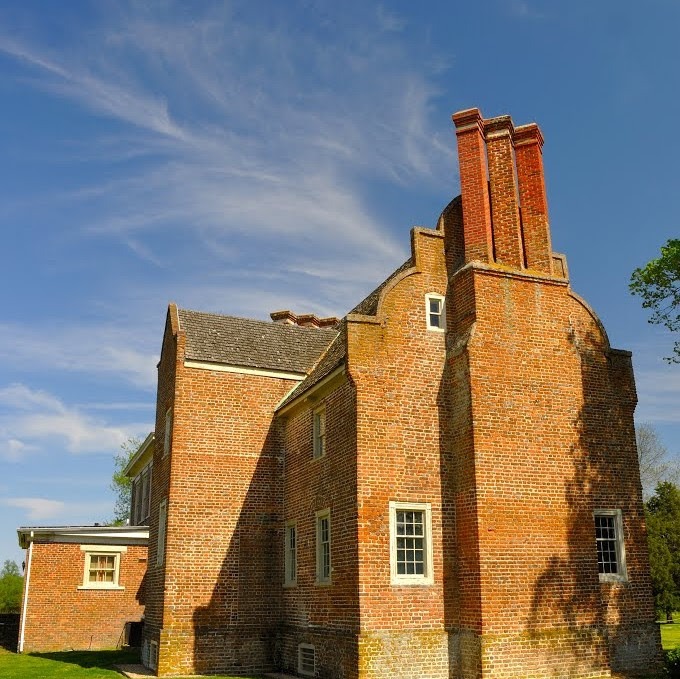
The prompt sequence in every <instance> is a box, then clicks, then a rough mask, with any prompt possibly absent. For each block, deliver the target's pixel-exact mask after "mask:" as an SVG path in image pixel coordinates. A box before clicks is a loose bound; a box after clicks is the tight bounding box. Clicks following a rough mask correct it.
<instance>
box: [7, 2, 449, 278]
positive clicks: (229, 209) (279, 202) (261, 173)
mask: <svg viewBox="0 0 680 679" xmlns="http://www.w3.org/2000/svg"><path fill="white" fill-rule="evenodd" d="M170 6H172V3H170ZM273 11H275V10H273ZM307 11H315V10H314V8H308V10H307ZM363 11H364V12H365V16H362V18H361V19H362V20H360V21H358V20H354V21H352V22H351V25H348V24H345V23H344V22H343V18H342V15H341V14H340V13H338V15H337V16H335V15H334V16H333V18H332V20H331V18H330V17H327V19H328V20H329V22H330V23H329V25H331V24H332V25H333V29H334V30H333V35H332V36H331V35H329V36H324V35H323V34H321V35H314V36H313V35H312V34H311V33H307V32H305V31H300V30H289V28H290V27H286V21H288V17H287V15H286V13H285V12H282V13H281V14H280V16H279V15H278V14H277V15H276V16H273V17H266V16H260V15H259V14H257V13H248V12H236V11H232V9H231V8H230V7H228V6H224V5H218V6H211V7H206V8H204V10H203V11H202V12H198V11H196V12H194V13H193V16H192V21H191V22H186V21H185V20H184V18H183V16H182V13H181V12H178V13H173V12H171V11H168V12H165V11H158V12H153V13H152V12H149V11H147V10H146V9H145V8H144V7H143V6H141V5H132V6H131V9H126V10H124V11H123V10H120V9H118V10H111V11H110V13H109V14H108V15H107V16H106V21H102V25H101V26H100V27H99V29H98V30H92V31H90V32H89V33H88V35H87V36H85V37H82V36H79V40H78V41H74V42H73V44H72V45H71V48H70V51H68V50H62V51H60V52H58V53H56V52H50V51H48V49H47V48H45V47H43V46H39V45H40V43H36V42H35V41H34V40H33V39H32V38H31V36H30V35H29V36H24V37H16V35H13V36H12V37H8V35H4V36H2V35H0V50H2V51H4V52H5V54H7V55H11V56H13V57H14V58H15V59H17V60H19V61H20V62H21V63H24V64H26V65H27V66H28V67H29V68H30V69H31V71H32V73H33V75H34V81H35V82H37V84H38V86H39V87H42V88H43V89H45V90H47V91H49V92H50V93H52V94H54V95H56V96H60V97H63V98H66V99H68V100H71V101H74V102H76V103H77V104H79V105H81V106H85V107H87V108H88V109H90V110H94V111H97V112H99V113H101V114H103V115H106V116H108V117H111V118H113V119H115V120H117V121H120V122H122V123H125V124H127V125H129V126H130V134H129V135H128V136H127V137H125V136H121V138H120V139H118V143H117V144H116V154H117V156H118V157H119V158H125V157H129V158H144V162H143V163H140V164H136V165H134V166H132V165H130V164H127V165H126V166H125V172H124V173H123V176H121V177H120V178H118V179H115V178H114V179H112V180H107V182H106V183H103V184H96V183H95V184H93V185H91V186H88V187H79V188H78V189H77V191H75V192H74V191H71V192H69V193H70V199H71V200H77V201H79V203H80V204H81V205H83V206H85V207H86V208H89V213H88V214H89V215H90V216H89V218H88V219H87V221H83V222H81V227H82V228H83V229H86V230H87V231H88V232H90V233H96V234H98V237H100V238H101V237H106V238H117V239H120V240H121V241H122V242H124V243H125V244H126V245H127V246H128V247H129V248H130V249H131V251H133V252H134V253H135V254H136V255H137V256H138V257H140V258H141V259H143V260H144V261H147V262H149V263H152V264H154V265H156V266H163V265H164V264H167V263H168V259H167V258H168V257H169V256H170V255H168V253H167V252H165V251H164V250H163V248H162V247H161V248H157V249H154V248H152V247H150V246H149V244H148V243H147V242H145V239H144V234H148V233H153V232H157V231H161V230H162V232H163V234H168V233H175V234H181V236H180V237H181V238H183V239H187V240H188V242H190V243H193V247H192V248H187V249H185V250H184V254H185V256H186V258H187V260H186V261H184V262H183V264H184V265H185V266H187V267H189V268H192V267H193V268H194V270H196V269H199V262H200V261H201V258H205V257H206V256H208V257H210V258H211V259H213V260H216V261H223V262H224V263H227V264H228V263H230V262H232V261H233V260H235V259H246V260H247V259H254V258H256V257H257V256H258V255H259V253H260V252H261V251H262V249H263V248H267V249H270V250H274V251H276V252H278V253H280V255H281V260H286V259H289V258H298V259H302V258H307V259H309V258H310V257H311V256H316V255H317V254H318V253H324V252H333V253H336V255H337V254H339V255H340V256H335V257H332V258H331V257H329V258H328V259H329V261H328V263H327V264H328V265H327V268H326V270H327V275H328V277H329V278H335V279H336V280H339V279H342V278H343V276H344V270H343V261H346V258H347V256H351V257H352V258H353V260H354V263H355V265H359V264H362V265H363V268H364V270H365V271H370V270H374V267H375V266H376V265H377V266H378V267H381V266H383V267H384V266H387V265H388V263H394V262H396V261H397V260H399V259H400V258H401V257H402V245H401V243H400V242H397V241H395V240H394V239H393V237H392V236H391V235H390V233H389V229H388V228H387V225H386V224H384V223H382V222H381V220H380V219H379V218H378V217H377V216H376V215H377V210H374V209H372V207H371V200H372V198H371V193H372V192H371V191H366V190H363V188H362V187H363V186H364V185H365V184H366V183H367V182H371V181H387V182H390V183H393V184H394V183H396V184H401V185H407V184H409V183H412V182H424V183H426V184H429V185H439V184H440V183H441V182H443V181H444V179H443V178H444V177H448V175H449V174H450V173H451V170H452V168H453V162H452V156H453V151H454V149H453V144H452V143H451V142H452V139H451V138H448V139H447V141H446V143H444V142H443V140H442V139H441V138H440V135H439V134H437V133H436V132H435V129H434V128H433V126H432V124H431V121H430V118H429V114H430V108H431V105H432V102H433V100H434V99H435V98H436V97H437V87H436V86H435V85H434V84H433V82H434V77H435V73H434V72H428V71H427V70H426V69H425V68H424V67H423V68H422V69H421V70H420V71H418V70H416V69H414V68H413V66H412V63H413V59H412V58H411V57H410V55H409V54H408V53H407V52H406V51H405V48H404V47H403V41H402V42H400V41H398V40H396V39H395V38H394V37H393V36H392V34H393V33H395V32H397V31H399V30H400V29H401V28H402V27H403V22H402V21H401V20H400V19H399V17H398V16H397V15H395V14H394V13H393V12H391V11H388V10H387V9H386V8H385V7H384V6H380V7H378V9H377V11H376V10H375V9H374V8H367V9H365V10H363ZM242 15H247V18H240V17H242ZM318 18H319V20H320V21H323V18H324V17H321V16H320V17H318ZM348 45H352V46H353V47H352V48H351V49H348ZM133 64H134V68H133ZM434 70H435V69H433V71H434ZM170 74H171V75H170ZM150 82H153V83H154V84H153V88H152V87H151V86H150V84H149V83H150ZM331 82H332V83H334V85H333V87H332V88H331V87H329V83H331ZM376 112H379V114H376ZM88 142H89V143H88V148H89V149H92V147H93V146H94V147H96V145H97V143H98V140H96V139H93V140H88ZM101 143H102V144H103V145H104V146H105V147H106V148H107V149H110V139H102V140H101ZM89 152H90V153H91V152H92V151H91V150H90V151H89ZM121 196H124V197H125V199H124V200H120V197H121ZM343 256H344V257H343Z"/></svg>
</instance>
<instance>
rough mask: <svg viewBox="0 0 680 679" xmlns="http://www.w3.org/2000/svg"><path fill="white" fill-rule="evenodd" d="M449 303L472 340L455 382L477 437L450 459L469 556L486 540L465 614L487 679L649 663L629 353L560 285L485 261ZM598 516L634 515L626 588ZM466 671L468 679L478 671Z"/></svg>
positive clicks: (456, 360)
mask: <svg viewBox="0 0 680 679" xmlns="http://www.w3.org/2000/svg"><path fill="white" fill-rule="evenodd" d="M451 293H452V294H451V297H450V303H449V309H450V320H451V322H452V326H453V329H454V332H455V334H456V335H457V336H465V334H466V333H469V340H468V342H467V344H466V345H465V346H464V347H461V349H460V351H458V352H454V353H453V354H452V356H451V358H450V373H451V374H452V375H461V374H467V375H468V379H469V383H470V387H469V390H461V391H460V392H458V391H454V399H455V400H456V401H458V403H457V404H456V408H455V409H456V411H457V412H459V413H467V416H468V417H469V418H470V420H469V421H468V422H465V421H464V415H463V416H461V418H460V420H459V425H462V428H463V430H464V431H466V432H467V434H466V435H467V437H469V439H468V440H467V441H466V440H465V439H463V440H458V441H454V442H453V446H452V450H451V452H452V454H453V455H458V456H460V458H461V460H463V462H462V463H459V464H463V466H464V468H466V469H467V478H468V483H467V484H466V485H465V486H463V487H460V486H459V487H458V488H455V491H454V494H453V497H454V502H455V505H456V507H457V508H460V510H461V512H460V513H459V515H458V516H457V529H458V536H457V540H458V545H457V547H458V549H460V550H467V549H469V547H470V546H471V545H469V544H468V543H469V541H470V539H471V538H469V537H468V536H467V534H468V533H470V534H473V535H474V533H477V536H478V538H477V540H478V554H479V556H478V559H479V565H478V569H479V573H478V576H477V577H478V578H479V588H478V590H477V591H475V592H474V595H475V596H471V597H470V599H469V600H467V601H466V603H465V605H464V606H463V615H464V617H466V618H467V619H468V621H469V628H468V630H467V631H468V633H472V634H473V635H481V639H482V640H483V649H484V650H483V651H481V652H480V658H479V660H478V661H477V662H478V663H481V668H482V671H483V676H493V677H506V676H507V677H515V676H517V673H518V672H521V674H522V676H523V677H543V676H546V674H549V673H551V672H555V671H556V670H559V671H561V672H564V673H565V674H569V676H591V675H592V676H609V667H610V666H614V667H615V668H619V667H620V668H624V667H625V668H626V669H629V668H630V669H642V668H644V667H645V666H649V665H650V664H651V663H653V661H654V660H655V657H656V655H657V652H658V637H657V636H656V630H655V629H654V623H653V620H654V611H653V607H652V600H651V592H650V586H649V578H648V573H647V567H648V566H647V555H646V537H645V531H644V517H643V512H642V502H641V490H640V481H639V472H638V467H637V457H636V450H635V444H634V429H633V419H632V416H633V409H634V406H635V390H634V384H633V380H632V370H631V368H630V363H629V359H628V357H627V356H626V355H624V354H622V353H620V352H619V353H617V352H611V351H610V350H609V346H608V342H607V339H606V336H605V335H604V333H603V331H602V329H601V326H600V325H599V322H598V321H597V320H596V319H595V318H594V316H593V315H592V314H591V312H590V311H589V310H588V309H587V308H586V307H585V306H584V305H583V304H582V303H581V301H580V300H578V299H577V298H575V297H574V296H573V295H572V294H571V293H570V291H569V288H568V287H567V286H566V284H562V283H559V282H557V281H555V280H547V279H543V280H541V279H539V278H532V277H528V276H521V275H520V274H519V272H518V273H516V274H509V273H508V272H507V271H504V270H501V269H499V268H497V269H495V270H494V269H493V268H492V267H487V268H481V267H474V266H472V267H469V268H468V269H466V270H462V271H460V272H459V273H457V274H456V276H455V277H454V279H453V281H452V285H451ZM471 309H472V311H473V313H472V314H471V313H470V310H471ZM597 508H602V509H621V510H622V513H623V523H624V534H625V548H626V555H627V564H628V581H627V582H625V583H615V584H603V585H601V584H600V582H599V578H598V572H597V559H596V550H595V539H594V524H593V511H594V510H595V509H597ZM475 598H476V599H477V600H476V601H475ZM607 639H609V644H608V643H607ZM633 639H635V641H633ZM469 662H470V664H471V665H473V666H475V669H474V671H472V670H470V672H469V673H467V674H466V676H470V677H473V676H478V672H479V666H478V665H477V663H475V662H474V659H470V660H469Z"/></svg>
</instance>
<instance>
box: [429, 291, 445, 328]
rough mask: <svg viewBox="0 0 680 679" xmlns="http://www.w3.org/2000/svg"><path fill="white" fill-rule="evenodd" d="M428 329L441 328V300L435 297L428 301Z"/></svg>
mask: <svg viewBox="0 0 680 679" xmlns="http://www.w3.org/2000/svg"><path fill="white" fill-rule="evenodd" d="M428 306H429V314H430V327H432V328H442V327H443V323H442V300H441V299H439V298H437V297H430V299H429V305H428Z"/></svg>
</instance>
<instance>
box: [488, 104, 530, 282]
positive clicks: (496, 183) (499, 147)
mask: <svg viewBox="0 0 680 679" xmlns="http://www.w3.org/2000/svg"><path fill="white" fill-rule="evenodd" d="M512 133H513V126H512V120H511V118H510V116H499V117H498V118H490V119H489V120H485V121H484V136H485V137H486V150H487V156H488V159H489V160H488V163H489V188H490V193H491V223H492V225H493V226H492V228H493V242H494V248H495V255H496V262H498V263H499V264H507V265H508V266H512V267H514V268H516V269H521V268H523V267H524V251H523V247H522V231H521V228H520V222H519V199H518V196H517V179H516V175H515V157H514V149H513V144H512Z"/></svg>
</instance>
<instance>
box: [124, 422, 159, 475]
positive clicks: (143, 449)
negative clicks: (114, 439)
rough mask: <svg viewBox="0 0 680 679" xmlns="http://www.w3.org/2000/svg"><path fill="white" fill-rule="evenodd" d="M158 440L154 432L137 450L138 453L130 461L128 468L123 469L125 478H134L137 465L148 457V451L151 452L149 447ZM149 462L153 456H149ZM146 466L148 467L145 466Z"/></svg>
mask: <svg viewBox="0 0 680 679" xmlns="http://www.w3.org/2000/svg"><path fill="white" fill-rule="evenodd" d="M155 440H156V434H155V433H154V432H150V433H149V435H148V436H147V437H146V438H145V439H144V441H143V443H142V445H141V446H139V448H137V452H136V453H135V454H134V455H133V456H132V458H131V459H130V461H129V462H128V463H127V466H126V467H125V469H123V474H124V475H125V476H134V474H132V470H133V469H134V468H135V467H136V465H137V463H138V462H139V461H140V460H141V459H142V458H143V457H145V456H146V453H147V451H148V450H149V447H150V446H151V444H152V443H153V442H154V441H155ZM148 457H149V460H151V458H152V457H153V456H152V455H151V454H149V456H148ZM143 466H146V465H143Z"/></svg>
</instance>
